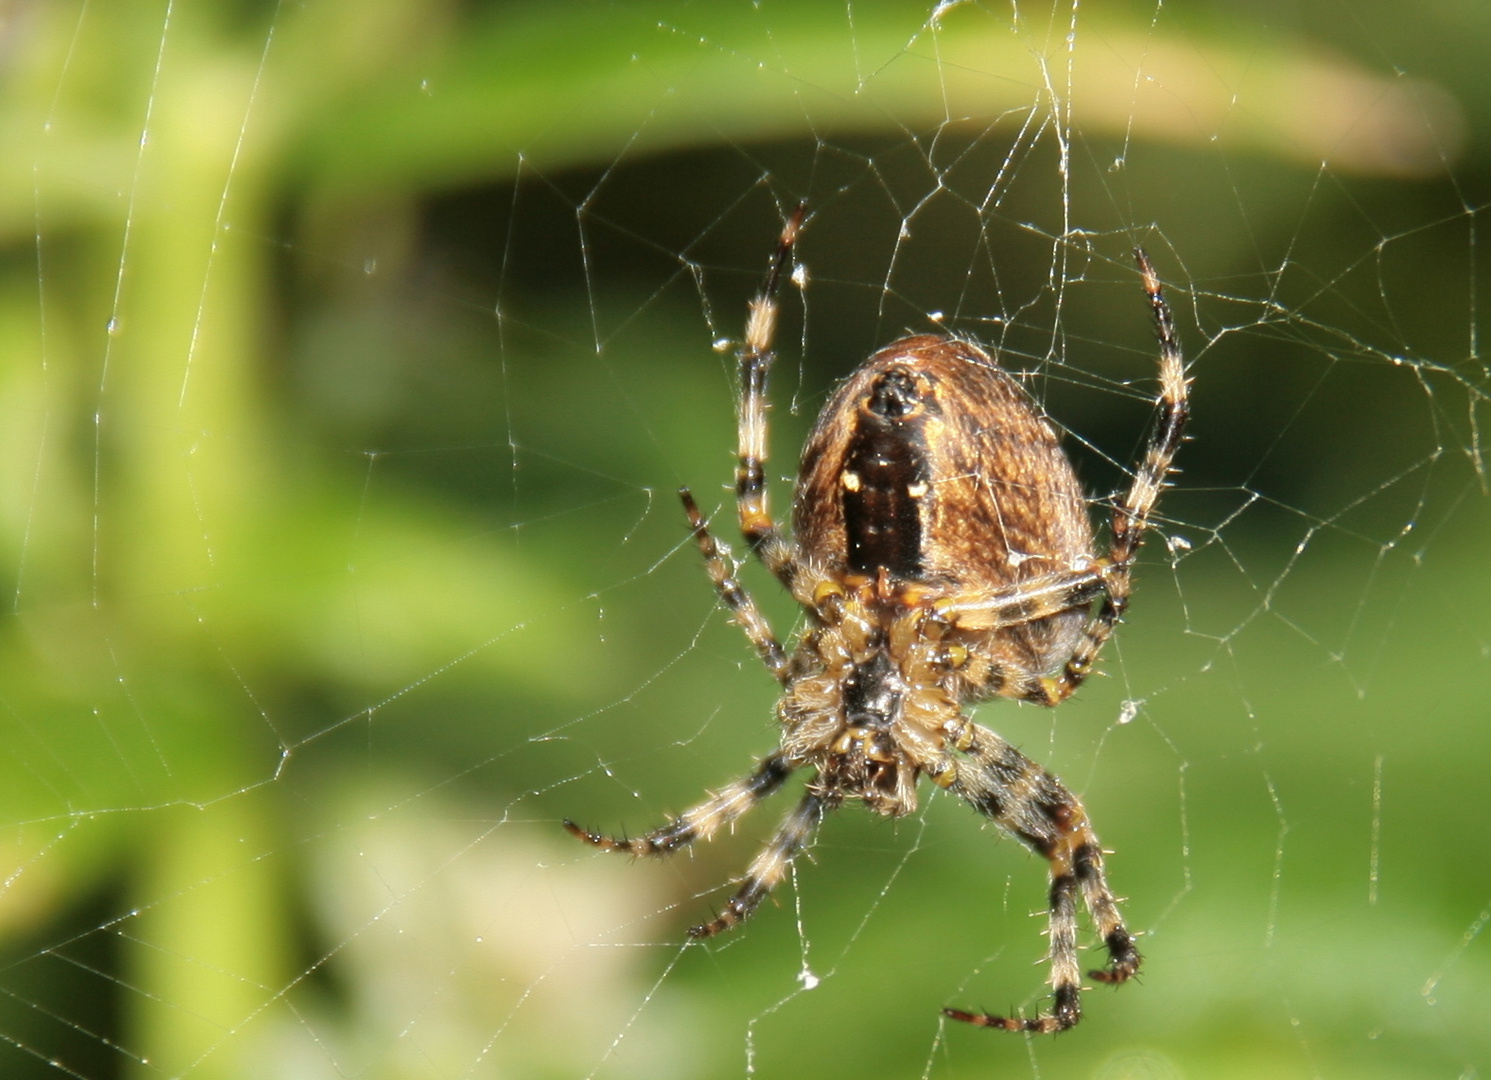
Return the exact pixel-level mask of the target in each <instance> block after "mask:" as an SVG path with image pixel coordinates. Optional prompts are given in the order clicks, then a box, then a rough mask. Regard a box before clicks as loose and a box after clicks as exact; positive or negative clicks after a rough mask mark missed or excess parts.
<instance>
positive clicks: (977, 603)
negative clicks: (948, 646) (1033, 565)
mask: <svg viewBox="0 0 1491 1080" xmlns="http://www.w3.org/2000/svg"><path fill="white" fill-rule="evenodd" d="M1108 570H1109V567H1108V562H1107V561H1106V560H1102V559H1099V560H1094V561H1093V563H1092V565H1091V566H1089V567H1087V568H1085V569H1082V570H1063V571H1060V572H1058V573H1054V574H1045V575H1042V576H1041V577H1037V578H1030V579H1028V580H1025V581H1022V582H1020V584H1018V585H1012V586H1010V587H1009V588H1007V589H1000V590H999V591H998V592H995V593H987V594H986V593H978V594H974V598H973V599H965V598H962V597H958V596H953V597H949V598H948V599H945V600H941V601H938V602H937V604H936V607H935V611H936V614H937V617H938V618H940V619H943V620H945V621H947V622H950V623H952V624H953V625H954V626H956V627H958V629H960V630H978V631H987V630H999V629H1002V628H1004V627H1006V626H1017V625H1019V624H1020V623H1027V622H1035V621H1036V620H1037V619H1044V618H1048V617H1049V616H1051V615H1059V614H1060V613H1061V612H1063V611H1070V610H1071V609H1073V608H1080V607H1086V606H1087V605H1089V604H1091V603H1092V602H1093V601H1094V600H1096V599H1097V598H1098V597H1099V596H1101V595H1103V593H1104V591H1105V580H1106V574H1107V573H1108Z"/></svg>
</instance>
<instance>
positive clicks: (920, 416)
mask: <svg viewBox="0 0 1491 1080" xmlns="http://www.w3.org/2000/svg"><path fill="white" fill-rule="evenodd" d="M927 403H928V402H927V399H926V398H925V397H923V396H922V395H921V394H919V393H918V389H917V385H916V379H915V377H914V376H913V375H912V374H911V373H910V372H907V371H903V370H896V369H892V370H890V371H887V372H885V373H884V374H882V375H881V376H879V377H878V378H877V379H876V380H875V381H874V383H873V384H872V385H871V387H870V392H869V394H868V395H866V397H865V400H864V402H863V404H861V406H860V408H859V411H858V417H857V422H856V424H855V427H854V432H853V434H852V435H851V436H850V438H849V445H848V451H847V453H846V454H845V456H844V471H843V473H842V475H841V476H840V478H839V481H840V483H839V490H840V496H841V498H842V499H843V506H844V533H845V539H846V540H847V545H848V549H849V550H848V552H847V562H848V564H849V569H850V570H853V571H856V572H858V573H863V574H873V573H875V572H876V571H877V570H878V569H879V568H880V567H882V566H883V567H885V569H886V570H888V571H889V572H890V573H892V574H894V575H896V576H897V577H901V578H912V579H915V578H919V577H920V576H921V575H922V571H923V562H922V503H923V501H924V500H925V499H926V498H927V496H928V492H929V480H930V476H929V472H930V470H929V469H928V467H927V453H926V430H925V426H926V418H927V412H928V410H927V407H926V406H927Z"/></svg>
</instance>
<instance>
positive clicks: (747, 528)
mask: <svg viewBox="0 0 1491 1080" xmlns="http://www.w3.org/2000/svg"><path fill="white" fill-rule="evenodd" d="M806 214H807V204H806V203H799V204H798V207H797V209H796V210H795V211H794V212H793V214H792V217H790V218H789V219H788V220H787V224H786V226H785V227H784V228H783V229H782V236H781V239H780V240H779V241H778V242H777V250H776V254H775V255H773V256H772V260H771V266H770V267H769V268H768V269H767V271H766V280H765V281H764V282H762V284H761V291H760V292H758V293H757V294H756V296H755V298H754V299H752V300H751V304H750V315H749V317H748V318H747V319H746V331H745V343H744V345H743V346H742V348H741V350H740V416H739V427H740V436H739V438H740V446H739V451H738V454H737V465H736V470H735V498H736V501H737V503H738V505H739V512H740V531H741V533H742V535H744V536H745V540H746V543H747V544H748V545H749V546H750V549H751V550H752V551H753V552H755V553H756V556H757V558H759V559H760V560H761V561H762V562H763V563H765V564H766V566H767V568H768V569H770V570H771V572H772V573H773V574H775V575H776V576H777V578H778V579H779V580H780V581H781V582H782V584H784V585H786V586H787V587H788V588H789V589H790V588H791V587H792V579H793V576H794V575H795V573H796V564H795V562H794V560H793V558H792V546H791V545H790V544H789V543H788V542H787V541H786V539H785V538H784V537H783V536H782V533H781V530H779V529H778V528H777V525H776V522H775V521H773V520H772V518H771V512H770V510H769V509H768V508H767V493H766V382H767V376H768V374H769V373H770V372H771V365H772V362H773V361H774V360H775V359H776V354H775V353H773V352H772V348H771V345H772V341H773V339H774V338H775V337H776V330H777V311H778V306H777V292H778V290H779V289H780V287H781V280H782V272H783V271H784V270H785V269H786V268H787V263H788V261H789V260H790V259H791V257H792V248H793V245H795V244H796V243H797V234H798V232H799V231H800V230H801V229H802V223H803V218H804V217H805V216H806Z"/></svg>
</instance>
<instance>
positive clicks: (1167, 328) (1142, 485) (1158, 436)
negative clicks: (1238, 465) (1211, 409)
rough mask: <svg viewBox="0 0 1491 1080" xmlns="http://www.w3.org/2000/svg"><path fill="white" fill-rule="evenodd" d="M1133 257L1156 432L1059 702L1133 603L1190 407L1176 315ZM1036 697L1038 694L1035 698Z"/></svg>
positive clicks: (1051, 695) (1143, 258)
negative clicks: (1154, 390)
mask: <svg viewBox="0 0 1491 1080" xmlns="http://www.w3.org/2000/svg"><path fill="white" fill-rule="evenodd" d="M1134 259H1135V261H1136V262H1138V264H1139V273H1140V275H1141V276H1142V277H1143V279H1144V291H1145V293H1147V294H1148V296H1149V306H1150V308H1151V309H1152V310H1153V311H1154V322H1155V337H1156V338H1157V339H1158V340H1159V343H1160V394H1159V397H1158V398H1157V399H1156V400H1155V421H1154V431H1153V433H1152V434H1151V435H1150V437H1149V445H1148V446H1147V447H1145V450H1144V460H1143V461H1141V462H1140V464H1139V467H1138V469H1137V470H1136V471H1135V473H1134V482H1133V483H1132V484H1131V485H1129V490H1128V491H1127V492H1125V494H1124V496H1123V498H1122V499H1120V500H1119V501H1118V505H1116V506H1115V507H1114V508H1113V522H1112V526H1111V532H1112V541H1111V545H1110V549H1109V552H1108V564H1109V565H1108V571H1107V574H1106V575H1105V579H1104V580H1105V585H1106V589H1105V594H1104V597H1103V603H1102V605H1101V606H1100V607H1099V608H1098V611H1097V614H1096V615H1094V616H1093V618H1092V620H1091V621H1090V622H1089V623H1088V624H1087V629H1086V631H1085V632H1084V634H1083V639H1082V641H1081V643H1080V644H1079V645H1078V646H1077V648H1076V650H1075V651H1074V652H1073V653H1072V655H1071V658H1070V659H1068V660H1067V662H1066V666H1065V667H1064V668H1063V669H1062V672H1061V674H1060V675H1058V676H1056V677H1055V678H1053V679H1050V680H1047V683H1048V686H1047V688H1046V689H1047V695H1046V696H1047V698H1048V699H1049V700H1046V701H1045V702H1043V704H1048V705H1056V704H1059V703H1060V702H1062V701H1065V700H1066V699H1067V698H1068V697H1070V696H1071V694H1072V691H1074V690H1076V689H1077V687H1079V686H1081V685H1082V683H1083V682H1084V681H1085V680H1086V678H1087V676H1088V675H1089V674H1091V672H1092V665H1093V661H1095V660H1096V659H1097V655H1098V653H1099V652H1100V651H1101V650H1102V648H1103V645H1104V644H1105V643H1106V642H1107V640H1108V638H1109V636H1110V635H1111V634H1112V633H1113V628H1114V627H1115V626H1117V625H1118V623H1119V621H1120V620H1122V618H1123V614H1124V612H1125V611H1126V610H1127V609H1128V606H1129V586H1130V572H1131V569H1132V567H1133V564H1134V557H1135V556H1136V555H1137V554H1138V553H1139V544H1140V542H1141V541H1142V540H1143V539H1144V530H1145V529H1146V528H1148V526H1149V515H1150V512H1151V511H1152V510H1153V509H1154V504H1155V500H1157V499H1158V498H1159V497H1160V491H1161V490H1162V489H1163V488H1164V486H1165V477H1166V476H1167V475H1169V473H1170V469H1171V463H1172V462H1173V461H1174V460H1175V452H1176V451H1177V450H1179V449H1180V443H1181V439H1182V437H1183V435H1184V432H1185V426H1186V419H1187V417H1188V416H1189V415H1190V406H1189V403H1188V401H1187V397H1186V386H1187V381H1186V373H1185V361H1184V359H1183V358H1182V356H1181V352H1180V342H1179V341H1178V340H1177V339H1176V336H1175V319H1174V317H1173V316H1172V315H1171V313H1170V305H1169V304H1167V303H1166V302H1165V292H1164V289H1163V288H1162V287H1161V285H1160V277H1159V275H1158V274H1157V273H1155V268H1154V264H1153V263H1151V262H1150V261H1149V256H1148V255H1147V254H1145V252H1144V249H1143V248H1135V249H1134ZM1031 700H1036V699H1031Z"/></svg>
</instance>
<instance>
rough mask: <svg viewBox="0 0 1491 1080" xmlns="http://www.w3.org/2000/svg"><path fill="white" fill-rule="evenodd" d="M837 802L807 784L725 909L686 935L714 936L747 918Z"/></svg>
mask: <svg viewBox="0 0 1491 1080" xmlns="http://www.w3.org/2000/svg"><path fill="white" fill-rule="evenodd" d="M837 805H838V799H837V797H835V796H831V795H825V794H823V793H821V792H817V791H814V790H813V789H811V788H809V789H808V792H807V794H805V795H804V796H803V797H802V801H801V802H799V803H798V804H797V806H796V807H795V808H794V809H793V810H792V812H791V813H790V814H788V815H787V817H786V819H785V820H783V822H782V824H781V826H780V827H778V829H777V831H776V835H775V836H773V837H772V838H771V842H770V843H768V844H767V845H766V847H764V848H762V849H761V852H760V854H758V855H757V856H756V857H755V858H754V859H752V860H751V865H750V866H749V867H748V868H747V869H746V875H745V879H744V880H743V881H742V882H741V883H740V888H739V889H737V890H736V892H735V895H734V896H732V897H731V898H730V900H729V902H728V903H726V905H725V910H724V911H722V912H720V915H719V918H717V919H715V920H714V921H713V922H707V923H705V924H703V925H702V926H695V927H691V928H690V929H689V937H691V938H707V937H714V935H716V934H718V933H720V932H721V931H722V930H728V929H730V928H731V927H732V926H735V925H737V924H739V923H742V922H745V920H746V919H748V918H750V917H751V913H752V912H754V911H755V910H756V908H757V907H759V906H760V904H761V901H762V900H765V899H766V897H767V896H769V895H770V894H771V891H772V890H773V889H775V888H776V887H777V886H778V885H780V884H781V882H782V878H784V877H786V875H787V869H788V868H789V867H790V866H791V865H792V860H793V859H794V858H796V856H797V854H798V852H800V851H801V850H802V849H803V848H804V847H805V846H807V843H808V841H809V840H810V839H811V838H812V836H813V833H814V832H815V831H817V828H818V825H819V823H820V822H822V821H823V815H824V814H826V813H827V812H828V811H829V810H832V809H833V808H834V807H835V806H837Z"/></svg>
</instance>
